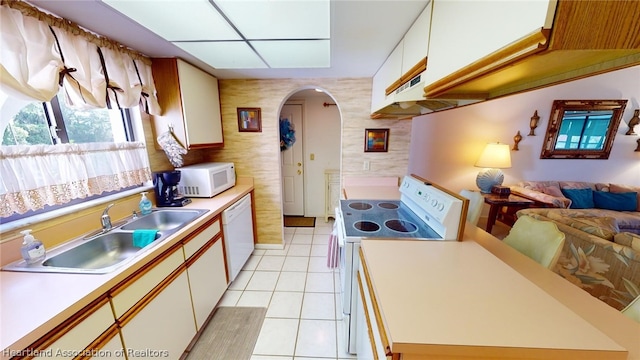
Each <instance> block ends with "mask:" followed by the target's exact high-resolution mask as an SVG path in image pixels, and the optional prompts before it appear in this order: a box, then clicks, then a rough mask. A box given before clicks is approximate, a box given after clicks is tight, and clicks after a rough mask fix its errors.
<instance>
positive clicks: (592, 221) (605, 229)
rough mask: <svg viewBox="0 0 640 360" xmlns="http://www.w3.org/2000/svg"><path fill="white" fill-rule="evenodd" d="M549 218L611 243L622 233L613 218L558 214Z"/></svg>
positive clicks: (549, 214) (555, 213)
mask: <svg viewBox="0 0 640 360" xmlns="http://www.w3.org/2000/svg"><path fill="white" fill-rule="evenodd" d="M548 217H549V219H551V220H553V221H556V222H559V223H562V224H565V225H569V226H571V227H572V228H574V229H578V230H582V231H584V232H586V233H589V234H591V235H595V236H597V237H599V238H603V239H606V240H609V241H613V237H614V236H615V234H617V233H618V232H620V229H619V228H618V223H617V222H616V219H614V218H612V217H573V216H563V215H561V214H559V213H557V212H549V213H548Z"/></svg>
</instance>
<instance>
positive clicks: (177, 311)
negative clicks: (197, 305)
mask: <svg viewBox="0 0 640 360" xmlns="http://www.w3.org/2000/svg"><path fill="white" fill-rule="evenodd" d="M160 286H161V287H162V289H161V290H160V291H159V292H157V293H155V294H151V296H150V297H149V298H148V299H145V300H143V301H141V303H139V304H137V305H136V307H135V308H134V309H133V310H134V314H132V315H131V316H130V317H129V318H124V319H122V321H121V324H122V325H121V326H122V329H121V331H122V339H123V341H124V345H125V348H126V351H127V355H128V357H129V359H131V358H165V359H179V358H180V356H182V354H183V352H184V350H185V349H186V348H187V346H188V345H189V343H190V342H191V340H192V339H193V337H194V336H195V334H196V328H195V325H194V321H193V309H192V307H191V298H190V296H189V281H188V279H187V273H186V271H185V268H184V267H183V268H181V270H180V271H178V272H177V273H174V274H173V275H172V276H170V277H169V278H167V279H165V281H164V282H163V283H161V284H160Z"/></svg>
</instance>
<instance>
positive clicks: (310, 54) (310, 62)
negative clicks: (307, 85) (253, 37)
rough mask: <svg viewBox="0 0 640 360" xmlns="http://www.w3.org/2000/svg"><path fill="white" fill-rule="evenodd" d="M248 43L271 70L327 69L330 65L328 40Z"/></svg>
mask: <svg viewBox="0 0 640 360" xmlns="http://www.w3.org/2000/svg"><path fill="white" fill-rule="evenodd" d="M250 43H251V45H252V46H253V47H254V48H255V49H256V50H257V51H258V53H259V54H260V55H261V56H262V58H263V59H264V60H265V61H266V62H267V64H269V67H271V68H311V67H314V68H323V67H327V68H328V67H329V66H330V65H331V58H330V51H331V49H330V43H329V40H300V41H277V40H276V41H251V42H250Z"/></svg>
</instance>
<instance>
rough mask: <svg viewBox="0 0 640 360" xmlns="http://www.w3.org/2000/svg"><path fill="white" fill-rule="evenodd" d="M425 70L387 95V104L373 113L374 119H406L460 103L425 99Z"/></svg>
mask: <svg viewBox="0 0 640 360" xmlns="http://www.w3.org/2000/svg"><path fill="white" fill-rule="evenodd" d="M423 78H424V72H423V73H421V74H419V75H417V76H415V77H413V78H412V79H411V80H409V81H407V82H405V83H404V84H402V85H401V86H400V87H398V88H397V89H396V90H394V91H393V92H392V93H391V94H389V95H387V105H385V106H383V107H382V108H381V109H379V110H376V111H375V112H374V113H373V114H371V118H372V119H405V118H411V117H414V116H418V115H422V114H427V113H430V112H433V111H438V110H444V109H449V108H452V107H456V106H457V105H458V101H457V100H443V99H425V97H424V87H425V83H424V80H423Z"/></svg>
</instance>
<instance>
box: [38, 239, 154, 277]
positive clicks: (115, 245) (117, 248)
mask: <svg viewBox="0 0 640 360" xmlns="http://www.w3.org/2000/svg"><path fill="white" fill-rule="evenodd" d="M161 237H162V235H161V233H160V232H158V233H156V240H158V239H159V238H161ZM147 246H148V245H147ZM140 250H142V248H141V247H136V246H134V245H133V232H108V233H106V234H103V235H99V236H96V237H94V238H93V239H91V240H87V241H85V242H83V243H82V244H80V245H78V246H76V247H73V248H71V249H69V250H66V251H64V252H62V253H60V254H58V255H55V256H53V257H51V258H48V259H47V260H45V261H44V262H43V263H42V265H43V266H47V267H57V268H72V269H87V270H99V269H106V268H110V267H112V266H114V265H117V264H119V263H120V262H122V261H124V260H126V259H128V258H130V257H132V256H133V255H135V254H136V253H137V252H138V251H140Z"/></svg>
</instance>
